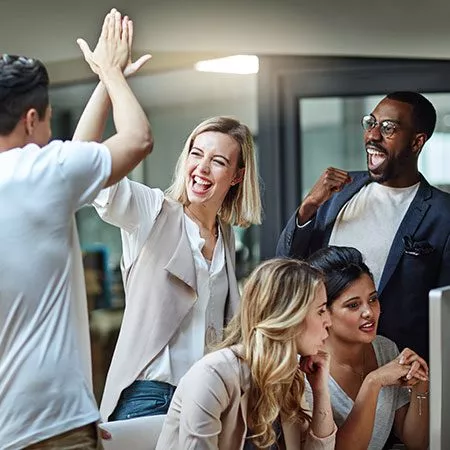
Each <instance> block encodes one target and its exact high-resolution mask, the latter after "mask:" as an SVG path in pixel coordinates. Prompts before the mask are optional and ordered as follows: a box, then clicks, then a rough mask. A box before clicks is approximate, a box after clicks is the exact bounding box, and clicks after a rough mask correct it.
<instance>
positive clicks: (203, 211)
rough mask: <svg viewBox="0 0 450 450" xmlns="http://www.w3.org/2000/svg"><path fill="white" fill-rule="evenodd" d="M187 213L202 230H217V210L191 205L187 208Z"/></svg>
mask: <svg viewBox="0 0 450 450" xmlns="http://www.w3.org/2000/svg"><path fill="white" fill-rule="evenodd" d="M185 212H186V213H187V215H188V216H189V217H190V218H191V219H192V220H193V221H194V222H196V223H197V225H199V226H200V227H201V228H205V229H207V230H209V231H211V232H213V231H214V230H215V229H216V223H217V211H216V210H215V209H210V208H207V207H206V206H198V205H193V204H192V203H191V204H189V205H188V206H185Z"/></svg>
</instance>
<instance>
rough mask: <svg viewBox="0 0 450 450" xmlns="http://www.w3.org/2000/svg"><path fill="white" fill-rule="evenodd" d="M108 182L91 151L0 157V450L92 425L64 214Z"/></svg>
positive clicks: (97, 148) (77, 271)
mask: <svg viewBox="0 0 450 450" xmlns="http://www.w3.org/2000/svg"><path fill="white" fill-rule="evenodd" d="M110 172H111V156H110V153H109V151H108V149H107V148H106V147H105V146H104V145H102V144H97V143H82V142H61V141H53V142H51V143H50V144H49V145H47V146H45V147H43V148H39V147H38V146H36V145H34V144H30V145H27V146H26V147H24V148H17V149H13V150H9V151H6V152H3V153H0V205H1V207H0V447H1V449H2V450H13V449H14V450H17V449H19V448H23V447H26V446H28V445H30V444H32V443H35V442H40V441H42V440H45V439H48V438H50V437H53V436H56V435H58V434H61V433H64V432H66V431H69V430H71V429H74V428H77V427H80V426H83V425H86V424H88V423H91V422H95V421H96V420H98V418H99V413H98V410H97V407H96V402H95V399H94V397H93V395H92V392H91V389H90V386H91V378H90V376H91V374H90V373H87V372H88V369H89V364H90V363H89V358H90V349H89V334H88V329H87V308H86V296H85V284H84V278H83V270H82V260H81V252H80V248H79V242H78V238H77V234H76V226H75V220H74V212H75V211H76V210H78V209H79V208H80V207H81V206H83V205H84V204H86V203H88V202H90V201H92V199H93V198H94V197H95V195H96V194H97V193H98V192H99V191H100V189H101V188H102V186H103V185H104V183H105V181H106V180H107V178H108V176H109V175H110Z"/></svg>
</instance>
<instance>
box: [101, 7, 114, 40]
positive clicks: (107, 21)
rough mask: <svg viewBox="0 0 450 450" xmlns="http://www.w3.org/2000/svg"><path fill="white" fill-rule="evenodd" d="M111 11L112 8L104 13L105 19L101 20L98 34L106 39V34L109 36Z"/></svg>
mask: <svg viewBox="0 0 450 450" xmlns="http://www.w3.org/2000/svg"><path fill="white" fill-rule="evenodd" d="M112 11H113V10H111V12H109V13H108V14H106V16H105V20H104V21H103V26H102V33H101V35H100V37H101V38H103V39H108V36H109V30H110V21H111V13H112Z"/></svg>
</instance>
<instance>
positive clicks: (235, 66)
mask: <svg viewBox="0 0 450 450" xmlns="http://www.w3.org/2000/svg"><path fill="white" fill-rule="evenodd" d="M195 70H198V71H199V72H219V73H234V74H239V75H248V74H252V73H258V70H259V60H258V57H257V56H255V55H234V56H227V57H225V58H217V59H208V60H206V61H199V62H197V63H196V64H195Z"/></svg>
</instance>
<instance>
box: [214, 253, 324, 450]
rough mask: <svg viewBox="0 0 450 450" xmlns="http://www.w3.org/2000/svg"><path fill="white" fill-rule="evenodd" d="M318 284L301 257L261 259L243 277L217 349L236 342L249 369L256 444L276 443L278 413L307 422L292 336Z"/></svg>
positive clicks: (250, 415) (250, 416) (315, 274)
mask: <svg viewBox="0 0 450 450" xmlns="http://www.w3.org/2000/svg"><path fill="white" fill-rule="evenodd" d="M322 282H323V277H322V275H321V273H320V272H319V271H317V270H316V269H313V268H312V267H311V266H309V265H308V264H307V263H305V262H303V261H299V260H294V259H288V258H285V259H281V258H277V259H271V260H268V261H265V262H264V263H262V264H260V265H259V266H258V267H257V268H256V269H255V270H254V271H253V272H252V274H251V275H250V277H249V279H248V280H247V282H246V284H245V287H244V290H243V294H242V300H241V308H240V311H239V313H238V314H237V315H236V316H235V317H234V318H233V320H232V321H231V322H230V324H229V325H228V327H227V329H226V330H225V336H226V337H225V339H224V341H223V342H222V343H221V345H220V348H225V347H230V346H233V345H239V344H240V347H241V348H243V350H242V353H239V354H238V356H239V357H240V358H242V359H243V360H244V361H245V362H246V363H247V364H248V366H249V368H250V373H251V377H250V378H251V381H250V392H249V406H248V417H247V422H248V425H249V428H250V430H251V431H252V433H253V435H252V440H253V442H254V444H255V445H256V446H257V447H258V448H265V447H268V446H270V445H272V444H273V443H274V442H275V441H276V436H275V432H274V430H273V427H272V424H273V422H274V421H275V420H276V419H277V417H278V416H279V415H280V414H281V416H282V417H283V419H284V420H288V421H294V422H295V421H308V422H309V421H310V420H311V419H310V416H309V415H308V414H307V413H306V412H305V411H304V410H303V409H302V408H301V406H300V405H301V399H302V396H303V392H304V378H303V374H302V373H301V372H300V369H299V368H298V360H297V347H296V343H295V340H296V336H297V335H298V334H299V332H300V331H301V323H302V321H303V320H304V318H305V316H306V314H307V311H308V306H309V305H310V304H311V302H312V301H313V299H314V297H315V294H316V291H317V287H318V286H319V285H320V284H321V283H322Z"/></svg>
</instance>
